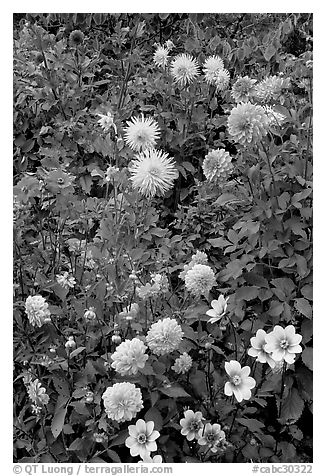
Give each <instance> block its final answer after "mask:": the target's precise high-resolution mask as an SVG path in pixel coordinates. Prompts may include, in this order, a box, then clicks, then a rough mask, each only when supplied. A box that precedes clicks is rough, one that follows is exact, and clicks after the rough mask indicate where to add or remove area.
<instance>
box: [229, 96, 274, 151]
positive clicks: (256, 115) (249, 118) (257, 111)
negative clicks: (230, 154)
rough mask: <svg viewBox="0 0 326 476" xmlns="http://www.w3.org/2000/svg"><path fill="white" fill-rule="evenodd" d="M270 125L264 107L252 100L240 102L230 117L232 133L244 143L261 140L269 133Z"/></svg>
mask: <svg viewBox="0 0 326 476" xmlns="http://www.w3.org/2000/svg"><path fill="white" fill-rule="evenodd" d="M269 125H270V120H269V118H268V116H267V114H266V112H265V110H264V108H263V107H262V106H257V105H256V104H251V103H250V102H244V103H239V104H238V105H237V106H236V107H234V108H233V109H232V111H231V113H230V115H229V118H228V130H229V133H230V135H231V136H232V137H233V139H234V140H235V141H236V142H239V143H240V144H242V145H245V144H250V143H254V142H257V141H259V140H261V139H262V137H264V136H265V135H266V134H267V132H268V128H269Z"/></svg>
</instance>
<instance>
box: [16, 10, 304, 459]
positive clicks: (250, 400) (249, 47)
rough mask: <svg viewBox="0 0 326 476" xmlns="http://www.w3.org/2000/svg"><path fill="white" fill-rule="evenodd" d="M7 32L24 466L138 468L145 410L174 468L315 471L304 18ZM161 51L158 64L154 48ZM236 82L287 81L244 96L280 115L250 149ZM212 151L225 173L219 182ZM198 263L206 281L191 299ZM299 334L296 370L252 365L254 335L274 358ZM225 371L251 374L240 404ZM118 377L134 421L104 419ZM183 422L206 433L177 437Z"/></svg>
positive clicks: (224, 17)
mask: <svg viewBox="0 0 326 476" xmlns="http://www.w3.org/2000/svg"><path fill="white" fill-rule="evenodd" d="M14 24H15V31H14V349H15V376H14V429H15V444H14V448H15V451H14V459H15V461H20V462H31V461H33V462H120V461H122V462H136V461H139V458H140V456H142V457H143V456H144V455H142V454H141V453H139V456H137V452H136V453H132V448H134V446H133V445H134V442H133V440H132V438H133V435H134V434H135V432H137V431H138V430H139V428H140V427H141V424H142V423H138V422H139V420H144V421H145V422H147V430H146V431H148V434H152V437H153V442H152V443H153V444H152V446H151V449H150V451H154V449H153V448H154V447H157V455H160V456H161V457H162V461H163V462H201V461H205V462H211V463H214V462H250V461H254V462H307V461H311V460H312V228H311V218H312V217H311V212H312V15H310V14H26V15H25V14H21V15H16V16H15V17H14ZM166 42H172V43H168V49H167V50H165V52H168V53H169V61H170V63H169V64H168V65H167V66H166V67H164V66H160V65H159V64H158V63H157V62H156V63H155V61H154V60H153V55H154V53H155V51H157V48H159V45H166ZM183 53H185V54H187V55H190V57H191V58H193V59H196V60H197V64H198V67H199V68H198V71H197V73H198V74H197V73H196V74H195V73H194V78H193V80H192V81H188V82H186V81H185V82H184V83H182V82H180V81H178V80H176V77H174V76H173V75H172V74H171V69H170V64H171V61H172V62H173V61H174V60H175V58H176V57H177V56H178V55H180V54H183ZM211 56H214V57H215V58H216V57H217V56H218V57H219V58H221V59H222V61H223V63H224V68H225V69H226V70H227V71H226V73H225V75H226V76H225V85H223V87H220V88H219V87H217V86H216V84H214V83H211V84H209V82H207V81H206V80H205V78H206V79H207V76H205V74H204V73H205V68H203V65H205V64H206V63H205V61H206V60H207V58H209V57H211ZM194 71H195V72H196V70H194ZM228 74H229V75H230V78H229V79H228ZM245 76H247V77H248V78H251V79H252V80H255V82H254V83H255V86H254V87H256V85H261V84H263V86H262V87H265V86H264V85H265V83H264V81H265V80H266V78H274V79H273V80H271V81H272V83H273V81H274V82H275V81H278V80H280V82H281V83H282V90H280V91H279V92H278V94H274V95H273V94H271V95H266V94H265V95H260V96H259V97H258V99H257V100H252V104H254V106H253V111H256V112H257V111H258V110H259V111H260V113H261V117H262V118H263V119H264V120H265V118H266V117H267V112H266V111H267V109H264V110H263V111H262V109H261V108H264V107H266V106H269V107H270V108H272V111H273V112H272V113H270V114H272V117H273V118H274V117H276V120H275V121H273V120H272V119H271V118H270V116H269V122H268V127H267V125H266V126H265V125H264V122H260V121H258V122H257V121H256V125H255V128H254V129H253V132H252V134H253V137H252V140H247V141H246V140H242V139H239V137H238V138H237V136H236V135H235V133H234V132H233V131H234V128H233V129H232V124H231V122H232V118H233V117H235V116H236V111H238V110H239V109H238V108H239V104H240V105H241V104H242V103H243V102H239V101H236V100H235V94H234V84H235V83H236V81H237V80H238V78H239V77H245ZM254 83H253V84H254ZM223 84H224V83H223ZM283 86H284V87H283ZM257 88H258V86H257ZM264 91H265V92H266V87H265V89H264ZM237 102H238V103H239V104H238V105H237ZM245 104H246V106H245V108H249V107H251V106H248V104H250V103H248V102H246V101H245ZM264 111H265V112H266V114H265V112H264ZM256 112H255V114H256ZM142 114H143V117H144V118H150V119H152V120H153V121H154V123H157V125H158V128H159V135H158V136H157V138H156V140H155V142H156V146H157V148H158V149H159V150H161V151H163V152H164V153H166V154H168V156H169V157H171V158H173V160H174V166H175V168H176V169H177V171H178V178H177V179H175V178H174V179H173V186H171V187H167V188H166V190H164V192H166V193H164V196H163V193H162V194H161V196H158V195H157V194H156V195H155V194H152V195H147V196H146V195H144V194H143V193H141V189H139V188H137V186H135V182H134V181H131V180H130V178H131V169H130V162H131V161H133V160H134V158H135V155H136V154H137V151H135V150H133V148H132V147H129V146H130V145H131V146H132V145H133V141H132V140H131V141H129V142H128V141H127V140H126V134H125V132H124V130H125V129H126V128H128V124H129V126H130V122H128V121H130V120H131V118H138V119H139V118H141V117H142V116H141V115H142ZM263 119H262V120H263ZM101 120H102V122H101ZM105 121H106V122H105ZM266 124H267V123H266ZM236 125H239V124H238V123H237V124H236ZM216 150H222V151H224V152H220V154H222V155H221V157H222V156H223V158H224V159H225V160H226V162H223V164H224V165H223V167H224V168H223V167H222V166H221V168H220V169H219V172H218V173H217V175H216V174H215V175H214V174H213V176H212V177H213V179H214V180H213V179H209V177H210V176H209V170H208V169H209V167H208V166H207V167H208V168H207V167H206V169H205V164H207V163H208V161H207V160H206V158H207V156H208V155H209V154H210V153H211V152H212V151H216ZM223 154H224V155H223ZM140 155H141V154H140ZM213 155H214V154H213ZM229 156H230V158H231V161H230V160H229V159H228V157H229ZM210 157H211V156H210ZM224 159H223V160H224ZM204 161H206V162H204ZM171 168H172V165H171ZM171 170H172V169H171ZM173 173H175V172H173ZM212 177H211V178H212ZM216 177H217V180H216ZM172 178H173V176H172V175H171V181H172ZM198 251H200V253H196V252H198ZM196 260H197V261H196ZM195 263H197V266H199V265H201V266H204V267H205V266H206V268H205V269H204V268H198V267H197V268H196V267H195ZM198 263H199V264H198ZM194 268H195V270H203V269H204V271H205V270H206V271H205V272H208V271H207V268H209V269H210V270H211V271H209V272H212V273H213V275H214V279H215V280H216V281H215V284H214V285H212V286H208V285H207V281H205V283H206V284H205V283H204V287H205V286H206V285H207V286H208V287H207V290H205V289H203V290H202V292H201V291H200V290H199V291H198V289H197V288H198V286H199V287H200V286H201V285H202V281H201V284H200V283H199V284H198V280H197V278H198V276H197V275H196V274H195V273H194V272H193V273H192V274H191V273H190V271H192V270H193V269H194ZM198 272H199V271H198ZM187 273H188V274H187ZM189 273H190V274H189ZM187 276H188V277H187ZM196 280H197V281H196ZM194 290H195V292H194ZM196 290H197V292H196ZM206 291H207V292H206ZM37 296H38V297H37ZM40 296H41V297H40ZM34 297H36V298H34ZM42 298H43V299H42ZM227 298H228V299H227ZM47 305H48V307H47ZM33 306H36V307H33ZM214 306H215V307H214ZM36 308H37V309H38V311H37V312H36V311H35V309H36ZM209 310H211V311H210V312H209V313H208V314H207V312H208V311H209ZM212 316H215V317H216V318H215V319H214V317H213V318H212ZM210 317H211V318H210ZM167 319H169V320H167ZM208 321H210V322H208ZM155 323H158V325H160V324H159V323H161V325H162V326H163V325H164V326H165V330H164V331H162V332H163V333H164V332H166V334H165V335H166V341H164V342H163V343H162V342H161V343H160V344H159V343H158V340H157V339H158V334H160V332H161V331H160V330H159V329H158V327H155V325H157V324H155ZM153 324H154V328H153V326H152V325H153ZM292 325H293V326H294V328H295V332H296V334H299V335H300V336H302V341H301V350H302V351H301V350H299V347H300V346H298V345H297V344H298V342H296V345H294V344H293V345H294V347H293V349H294V350H293V352H294V354H292V355H295V361H294V363H292V361H291V359H290V360H289V361H284V360H280V359H277V358H276V357H275V356H276V354H275V353H274V354H273V353H270V352H271V351H270V352H269V353H268V356H269V357H270V356H272V357H274V360H276V361H277V365H276V366H274V367H273V366H272V365H269V364H268V361H267V362H266V360H265V362H266V363H264V360H263V359H261V360H259V358H256V357H255V356H257V352H256V354H255V352H252V351H251V352H250V351H249V354H250V353H251V355H249V354H248V349H250V348H252V347H253V346H254V345H253V342H254V341H253V340H252V339H253V337H255V336H256V333H257V331H259V330H260V329H262V330H264V331H265V332H266V333H269V337H266V344H268V343H269V345H270V346H271V345H272V344H273V342H274V340H273V339H274V335H276V334H275V332H276V331H275V326H276V328H277V326H281V327H282V328H283V329H288V330H287V332H289V333H290V332H292V327H291V328H290V327H289V326H292ZM151 326H152V327H151ZM150 328H151V330H150V331H149V329H150ZM277 329H278V328H277ZM289 329H290V330H289ZM171 330H172V332H171V333H170V334H169V331H171ZM288 335H289V334H288ZM271 336H272V337H271ZM179 337H180V339H179ZM133 339H136V341H133ZM169 339H170V340H169ZM130 341H131V342H133V343H134V344H130ZM120 343H121V344H122V345H123V344H125V347H119V345H120ZM128 345H130V346H131V345H135V348H136V347H137V349H136V350H135V352H136V354H135V355H136V357H135V359H134V361H133V363H132V365H133V366H136V367H133V369H134V370H135V371H134V372H133V371H130V368H129V371H128V368H127V367H126V363H125V361H124V358H125V354H124V352H127V353H128V352H129V350H128V349H127V346H128ZM159 345H161V347H159ZM264 345H265V344H264ZM162 346H163V347H162ZM290 347H291V346H289V347H287V349H289V348H290ZM271 348H272V347H266V349H267V350H268V349H271ZM284 348H285V349H286V347H284ZM144 349H145V351H144ZM164 349H165V350H166V351H165V350H164ZM262 351H263V349H262ZM144 352H146V353H145V354H144ZM289 352H290V351H289ZM285 353H286V350H285ZM112 354H114V358H113V359H112V357H111V356H112ZM253 354H254V355H255V356H253ZM282 355H283V354H282ZM287 355H289V354H287ZM137 356H138V357H137ZM120 358H121V360H119V359H120ZM180 358H181V360H180ZM137 359H140V360H137ZM178 359H179V360H178ZM176 360H177V362H176ZM232 361H233V362H232ZM234 361H237V362H239V363H240V365H241V367H242V368H243V367H244V366H249V367H248V368H249V370H250V378H254V381H255V385H254V387H253V386H252V385H251V390H250V391H249V394H248V391H246V392H247V393H246V392H245V391H244V394H243V395H244V399H243V400H241V398H235V397H236V396H237V394H236V392H233V393H234V394H233V396H228V395H230V393H228V391H227V386H225V383H226V382H228V380H229V382H230V383H229V387H228V388H231V387H232V388H235V387H236V385H237V381H236V380H235V377H234V373H232V372H231V374H232V375H231V376H230V372H227V370H228V369H229V370H230V369H231V366H232V365H233V366H236V365H238V364H235V363H234ZM271 362H272V363H273V362H274V361H273V359H271ZM225 363H227V365H226V366H225ZM274 364H275V362H274V363H273V365H274ZM228 366H229V367H228ZM232 368H233V370H234V368H235V367H232ZM126 369H127V370H126ZM245 373H246V372H245ZM248 375H249V374H246V376H247V377H248ZM239 378H240V377H239ZM232 379H233V380H232ZM232 382H233V383H232ZM248 382H249V381H248ZM250 382H252V380H250ZM126 383H128V385H127V386H125V385H126ZM116 384H121V385H122V384H123V385H124V387H114V388H116V389H118V388H121V389H124V390H123V392H125V395H127V394H128V395H129V393H128V392H131V393H130V395H131V397H130V398H131V400H132V399H138V398H139V393H137V395H136V394H135V392H136V390H137V391H138V390H139V391H140V392H141V393H140V398H141V400H142V402H141V403H139V405H138V406H137V405H135V402H134V401H133V405H134V413H132V415H131V416H130V415H129V416H130V417H128V415H124V416H125V418H123V417H121V414H120V417H121V418H120V419H119V418H118V417H117V413H116V414H114V413H111V417H109V413H108V412H107V411H105V410H108V408H111V407H110V405H111V403H110V402H109V403H108V400H106V398H102V396H103V394H104V393H105V392H107V389H111V390H109V392H110V391H112V387H113V385H116ZM129 384H132V385H131V386H130V385H129ZM232 385H233V386H232ZM248 385H249V383H248ZM132 389H136V390H132ZM132 392H133V393H132ZM231 394H232V392H231ZM105 395H108V393H106V394H105ZM107 398H109V397H107ZM111 410H112V408H111ZM189 410H190V412H189ZM192 412H195V413H194V414H193V413H192ZM196 412H200V413H196ZM112 415H113V416H112ZM192 417H194V418H195V419H196V418H197V423H198V425H197V430H199V431H200V430H201V433H198V431H197V430H196V428H195V427H192V428H194V432H193V433H194V434H193V435H190V433H191V431H192V430H191V428H190V427H189V428H190V429H189V428H188V430H187V424H188V420H189V419H191V418H192ZM148 422H154V427H153V428H154V430H153V428H152V424H149V423H148ZM136 423H137V425H136V426H135V427H134V428H133V429H130V426H131V425H135V424H136ZM209 424H211V425H212V427H210V426H209ZM216 424H218V425H220V427H218V426H217V425H216ZM204 425H205V426H204ZM214 425H215V426H214ZM204 428H205V431H206V430H207V429H209V428H211V429H212V434H215V436H216V435H217V436H216V438H217V439H215V441H214V444H210V442H209V440H208V439H207V438H206V439H205V434H206V433H204V432H203V429H204ZM137 429H138V430H137ZM181 430H182V432H181ZM213 430H214V431H213ZM139 431H140V430H139ZM196 431H197V433H196ZM155 432H159V435H158V434H157V433H155ZM214 432H215V433H214ZM154 439H155V441H156V444H154ZM132 454H135V455H136V456H135V457H134V456H132ZM145 456H146V455H145ZM147 456H149V455H147ZM151 456H152V457H153V455H151ZM143 459H144V457H143ZM155 461H161V458H156V460H155Z"/></svg>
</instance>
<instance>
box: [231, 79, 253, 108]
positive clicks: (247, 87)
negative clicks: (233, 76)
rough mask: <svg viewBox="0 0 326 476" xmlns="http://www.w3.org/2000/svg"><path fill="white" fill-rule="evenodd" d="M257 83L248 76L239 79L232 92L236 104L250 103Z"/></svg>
mask: <svg viewBox="0 0 326 476" xmlns="http://www.w3.org/2000/svg"><path fill="white" fill-rule="evenodd" d="M256 82H257V80H256V79H251V78H249V77H248V76H244V77H243V78H238V79H237V80H236V82H235V83H234V84H233V86H232V90H231V96H232V97H233V99H234V100H235V102H246V101H249V100H250V98H251V97H252V96H253V94H254V91H255V84H256Z"/></svg>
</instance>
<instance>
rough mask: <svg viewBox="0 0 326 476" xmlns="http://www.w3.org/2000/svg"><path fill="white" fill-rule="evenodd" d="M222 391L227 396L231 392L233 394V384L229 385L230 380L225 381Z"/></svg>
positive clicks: (230, 394)
mask: <svg viewBox="0 0 326 476" xmlns="http://www.w3.org/2000/svg"><path fill="white" fill-rule="evenodd" d="M224 393H225V395H227V396H228V397H231V396H232V394H233V386H232V385H231V382H226V384H225V385H224Z"/></svg>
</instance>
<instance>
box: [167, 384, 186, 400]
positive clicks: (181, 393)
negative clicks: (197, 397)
mask: <svg viewBox="0 0 326 476" xmlns="http://www.w3.org/2000/svg"><path fill="white" fill-rule="evenodd" d="M159 391H160V392H162V393H164V395H167V396H168V397H171V398H185V397H190V395H189V393H187V392H186V391H185V390H184V389H183V388H182V387H180V386H179V385H175V386H173V387H162V388H159Z"/></svg>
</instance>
